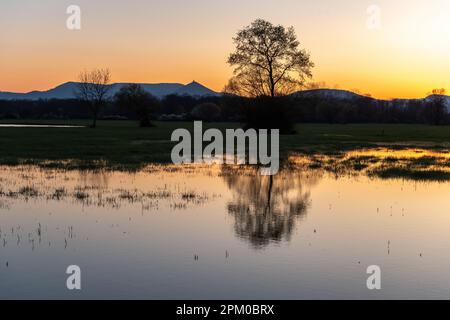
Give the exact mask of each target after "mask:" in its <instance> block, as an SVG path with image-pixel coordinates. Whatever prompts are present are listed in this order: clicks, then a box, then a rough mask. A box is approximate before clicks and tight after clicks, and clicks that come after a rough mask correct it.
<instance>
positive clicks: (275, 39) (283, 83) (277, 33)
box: [225, 19, 314, 97]
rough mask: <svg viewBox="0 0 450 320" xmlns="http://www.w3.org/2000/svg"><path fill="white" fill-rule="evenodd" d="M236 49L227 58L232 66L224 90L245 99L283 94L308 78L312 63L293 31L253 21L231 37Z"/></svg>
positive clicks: (260, 21) (297, 87)
mask: <svg viewBox="0 0 450 320" xmlns="http://www.w3.org/2000/svg"><path fill="white" fill-rule="evenodd" d="M233 40H234V43H235V45H236V50H235V52H234V53H232V54H231V55H230V56H229V58H228V63H229V64H230V65H231V66H233V67H235V70H234V77H233V78H232V79H231V80H230V82H229V83H228V85H227V86H226V87H225V91H227V92H230V93H235V94H239V95H244V96H248V97H259V96H270V97H274V96H279V95H286V94H290V93H292V92H294V91H295V90H298V89H300V88H301V86H302V85H303V84H304V82H305V80H306V78H310V77H311V76H312V74H311V69H312V68H313V66H314V64H313V63H312V62H311V61H310V57H309V54H308V53H307V52H306V51H304V50H302V49H300V48H299V46H300V43H299V41H298V40H297V36H296V34H295V31H294V28H293V27H290V28H287V29H286V28H285V27H283V26H281V25H273V24H272V23H270V22H268V21H265V20H262V19H257V20H255V21H254V22H252V24H251V25H250V26H247V27H245V28H244V29H242V30H240V31H239V32H238V33H237V35H236V37H235V38H233Z"/></svg>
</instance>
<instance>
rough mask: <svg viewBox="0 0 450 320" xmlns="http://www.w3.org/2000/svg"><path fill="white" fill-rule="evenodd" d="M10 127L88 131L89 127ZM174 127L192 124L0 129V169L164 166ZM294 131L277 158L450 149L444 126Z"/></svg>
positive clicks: (225, 125) (127, 123) (303, 127)
mask: <svg viewBox="0 0 450 320" xmlns="http://www.w3.org/2000/svg"><path fill="white" fill-rule="evenodd" d="M6 122H7V123H11V121H3V123H6ZM0 123H2V122H0ZM16 123H28V124H55V123H57V124H73V125H88V124H89V123H90V121H82V120H75V121H31V120H30V121H23V120H22V121H20V122H18V121H16ZM180 127H183V128H192V123H188V122H157V123H156V127H154V128H139V127H137V125H136V123H135V122H131V121H100V122H99V124H98V128H96V129H91V128H88V127H83V128H1V127H0V164H10V165H14V164H18V163H24V162H25V163H37V164H42V163H43V162H45V161H47V160H49V161H50V162H51V164H50V165H55V163H57V162H60V161H63V160H73V161H71V164H70V165H72V166H74V167H78V168H83V167H87V168H91V167H94V166H108V167H115V168H137V167H140V166H141V165H143V164H145V163H149V162H168V161H170V152H171V149H172V147H173V145H174V143H172V142H171V141H170V136H171V133H172V131H173V130H175V129H176V128H180ZM208 127H217V128H220V129H225V128H238V127H239V124H237V123H212V124H204V128H205V129H206V128H208ZM296 129H297V134H295V135H286V136H281V137H280V148H281V150H280V151H281V153H282V154H287V153H289V152H293V151H294V152H302V153H308V154H323V153H325V154H333V153H339V152H342V151H348V150H354V149H359V148H366V147H377V146H389V147H395V148H402V147H420V148H425V149H450V127H445V126H440V127H433V126H422V125H380V124H357V125H356V124H352V125H326V124H300V125H298V126H297V128H296Z"/></svg>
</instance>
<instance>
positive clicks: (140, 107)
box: [114, 84, 160, 127]
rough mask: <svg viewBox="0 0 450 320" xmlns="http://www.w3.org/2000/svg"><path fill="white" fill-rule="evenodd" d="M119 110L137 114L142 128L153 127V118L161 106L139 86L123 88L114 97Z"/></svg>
mask: <svg viewBox="0 0 450 320" xmlns="http://www.w3.org/2000/svg"><path fill="white" fill-rule="evenodd" d="M114 101H115V103H116V105H117V106H118V107H119V108H122V109H129V110H131V111H132V112H135V113H136V115H137V117H138V119H139V125H140V126H141V127H151V126H152V123H151V116H152V114H154V113H155V112H156V111H157V109H158V108H159V106H160V103H159V100H158V99H157V98H155V97H154V96H152V95H151V94H150V93H148V92H147V91H145V90H144V89H143V88H142V87H141V86H140V85H139V84H129V85H126V86H124V87H122V88H121V89H120V90H119V92H117V93H116V94H115V96H114Z"/></svg>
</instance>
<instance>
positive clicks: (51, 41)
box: [0, 0, 450, 98]
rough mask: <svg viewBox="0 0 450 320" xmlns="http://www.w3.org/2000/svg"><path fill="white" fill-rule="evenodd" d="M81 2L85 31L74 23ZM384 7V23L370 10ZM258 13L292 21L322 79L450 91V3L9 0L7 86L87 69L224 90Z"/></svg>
mask: <svg viewBox="0 0 450 320" xmlns="http://www.w3.org/2000/svg"><path fill="white" fill-rule="evenodd" d="M74 2H77V4H78V5H79V6H80V7H81V10H82V17H81V21H82V28H81V30H79V31H72V30H68V29H67V28H66V19H67V17H68V15H67V14H66V8H67V7H68V6H69V5H71V4H73V3H74ZM373 3H376V4H377V5H378V6H379V8H380V9H381V16H380V18H381V19H380V26H381V28H380V29H376V30H371V29H370V28H368V26H367V20H368V19H369V14H368V13H367V9H368V7H369V6H370V5H372V4H373ZM256 18H264V19H267V20H270V21H272V22H273V23H280V24H284V25H286V26H290V25H292V26H294V27H295V29H296V31H297V34H298V36H299V39H300V41H301V43H302V46H303V47H304V48H306V49H307V50H308V51H309V52H310V53H311V57H312V60H313V61H314V62H315V64H316V68H314V79H313V80H314V81H320V82H326V84H327V85H328V86H329V87H338V88H341V89H349V90H358V91H360V92H361V93H370V94H372V95H373V96H375V97H379V98H392V97H405V98H407V97H409V98H412V97H423V96H425V95H426V94H427V93H428V92H430V91H431V89H433V88H436V87H439V88H441V87H443V88H447V89H450V76H449V75H450V59H449V58H448V57H449V56H450V1H448V0H428V1H427V0H415V1H412V0H409V1H408V0H396V1H391V0H379V1H365V0H341V1H335V0H317V1H315V2H314V3H312V1H303V0H246V1H242V0H227V1H220V2H219V1H210V0H208V1H207V0H192V1H189V2H186V1H181V0H164V1H163V0H154V1H144V0H128V1H123V0H121V1H107V0H97V1H95V2H93V1H88V0H78V1H66V0H41V1H33V0H14V1H12V0H6V1H5V0H2V1H1V3H0V90H1V91H18V92H25V91H30V90H45V89H48V88H50V87H54V86H56V85H58V84H60V83H62V82H66V81H70V80H76V78H77V74H78V73H79V72H80V71H81V70H83V69H89V68H94V67H109V68H110V69H111V71H112V75H113V81H114V82H147V83H153V82H181V83H187V82H190V81H192V80H194V79H195V80H196V81H199V82H201V83H203V84H204V85H206V86H209V87H210V88H212V89H214V90H217V91H220V90H221V89H222V88H223V86H224V85H225V84H226V82H227V80H228V78H229V77H230V75H231V73H232V69H231V68H230V67H229V66H228V65H227V64H226V59H227V56H228V54H229V53H230V52H231V51H232V50H233V43H232V37H233V36H234V34H235V33H236V31H237V30H238V29H240V28H241V27H243V26H245V25H248V24H249V23H250V22H251V21H252V20H254V19H256Z"/></svg>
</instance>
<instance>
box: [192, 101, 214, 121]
mask: <svg viewBox="0 0 450 320" xmlns="http://www.w3.org/2000/svg"><path fill="white" fill-rule="evenodd" d="M191 117H192V118H194V120H202V121H214V120H217V119H219V117H220V107H219V106H218V105H217V104H215V103H212V102H207V103H201V104H199V105H197V106H195V107H194V109H192V111H191Z"/></svg>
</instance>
